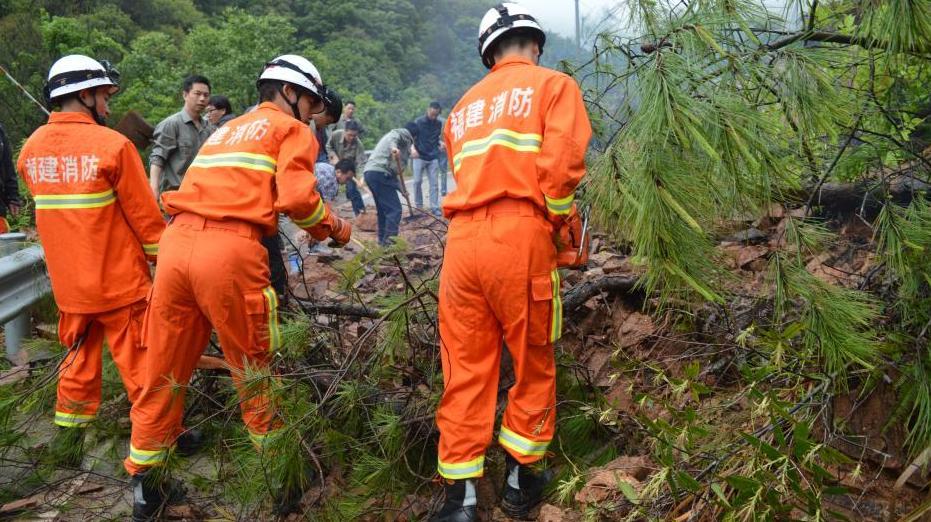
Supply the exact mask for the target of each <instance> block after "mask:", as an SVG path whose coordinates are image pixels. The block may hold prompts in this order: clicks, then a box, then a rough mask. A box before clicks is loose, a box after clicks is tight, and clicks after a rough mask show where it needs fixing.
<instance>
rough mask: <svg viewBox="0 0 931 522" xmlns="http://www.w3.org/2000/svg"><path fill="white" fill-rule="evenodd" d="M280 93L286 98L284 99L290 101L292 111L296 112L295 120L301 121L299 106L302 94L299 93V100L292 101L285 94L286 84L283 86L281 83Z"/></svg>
mask: <svg viewBox="0 0 931 522" xmlns="http://www.w3.org/2000/svg"><path fill="white" fill-rule="evenodd" d="M278 93H279V94H281V97H282V98H283V99H284V101H286V102H287V103H288V105H289V106H290V107H291V113H292V114H294V119H295V120H298V121H301V109H300V108H299V107H298V106H297V104H298V102H300V101H301V96H300V95H298V97H297V101H296V102H294V103H291V100H289V99H288V97H287V96H285V94H284V86H283V85H279V86H278Z"/></svg>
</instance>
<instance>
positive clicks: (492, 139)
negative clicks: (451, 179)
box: [453, 129, 543, 170]
mask: <svg viewBox="0 0 931 522" xmlns="http://www.w3.org/2000/svg"><path fill="white" fill-rule="evenodd" d="M542 144H543V136H541V135H539V134H521V133H519V132H514V131H512V130H508V129H495V130H493V131H492V132H491V134H489V135H488V136H486V137H484V138H479V139H477V140H470V141H467V142H465V143H463V144H462V150H460V151H459V153H458V154H456V155H455V156H454V157H453V168H454V169H457V170H458V169H459V166H460V165H462V160H464V159H465V158H468V157H470V156H479V155H481V154H485V153H486V152H488V149H490V148H491V147H493V146H495V145H500V146H502V147H507V148H509V149H511V150H516V151H518V152H540V146H541V145H542Z"/></svg>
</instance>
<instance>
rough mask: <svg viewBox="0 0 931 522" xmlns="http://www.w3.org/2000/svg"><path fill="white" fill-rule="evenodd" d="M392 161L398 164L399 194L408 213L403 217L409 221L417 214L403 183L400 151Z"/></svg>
mask: <svg viewBox="0 0 931 522" xmlns="http://www.w3.org/2000/svg"><path fill="white" fill-rule="evenodd" d="M394 161H395V162H396V163H397V164H398V182H399V183H400V184H401V195H402V196H404V201H407V211H408V213H409V214H410V215H408V216H407V217H406V218H404V219H405V220H407V221H410V220H412V219H415V218H416V217H417V216H415V215H414V205H411V195H410V194H408V192H407V185H406V184H405V183H404V167H403V166H401V154H400V153H399V154H398V155H397V156H395V157H394Z"/></svg>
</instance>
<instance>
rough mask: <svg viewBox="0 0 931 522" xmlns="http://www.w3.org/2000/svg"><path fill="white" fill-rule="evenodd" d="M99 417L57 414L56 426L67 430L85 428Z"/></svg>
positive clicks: (59, 412)
mask: <svg viewBox="0 0 931 522" xmlns="http://www.w3.org/2000/svg"><path fill="white" fill-rule="evenodd" d="M95 418H97V415H84V414H81V413H68V412H64V411H56V412H55V424H57V425H59V426H62V427H65V428H83V427H85V426H86V425H87V424H88V423H90V422H93V420H94V419H95Z"/></svg>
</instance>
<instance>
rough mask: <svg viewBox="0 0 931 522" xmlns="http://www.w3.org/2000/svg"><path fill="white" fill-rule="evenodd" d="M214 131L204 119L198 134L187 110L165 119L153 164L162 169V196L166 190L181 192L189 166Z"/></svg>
mask: <svg viewBox="0 0 931 522" xmlns="http://www.w3.org/2000/svg"><path fill="white" fill-rule="evenodd" d="M214 130H216V127H214V126H213V125H211V124H210V123H209V122H208V121H207V120H206V119H203V118H201V126H200V130H198V129H197V127H195V126H194V120H193V119H191V117H190V116H188V113H187V112H185V111H184V109H182V110H181V111H180V112H177V113H175V114H172V115H171V116H169V117H167V118H165V119H164V120H162V121H161V122H160V123H159V124H158V125H157V126H156V127H155V133H154V135H153V137H152V152H151V153H150V154H149V164H150V165H156V166H159V167H162V176H161V178H160V179H159V187H158V192H159V194H161V193H162V192H165V191H166V190H177V188H178V187H180V186H181V180H182V179H184V173H185V172H186V171H187V168H188V166H190V164H191V162H192V161H194V156H196V155H197V151H198V150H200V146H201V145H203V144H204V142H205V141H207V138H209V137H210V135H211V134H212V133H213V131H214Z"/></svg>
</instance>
